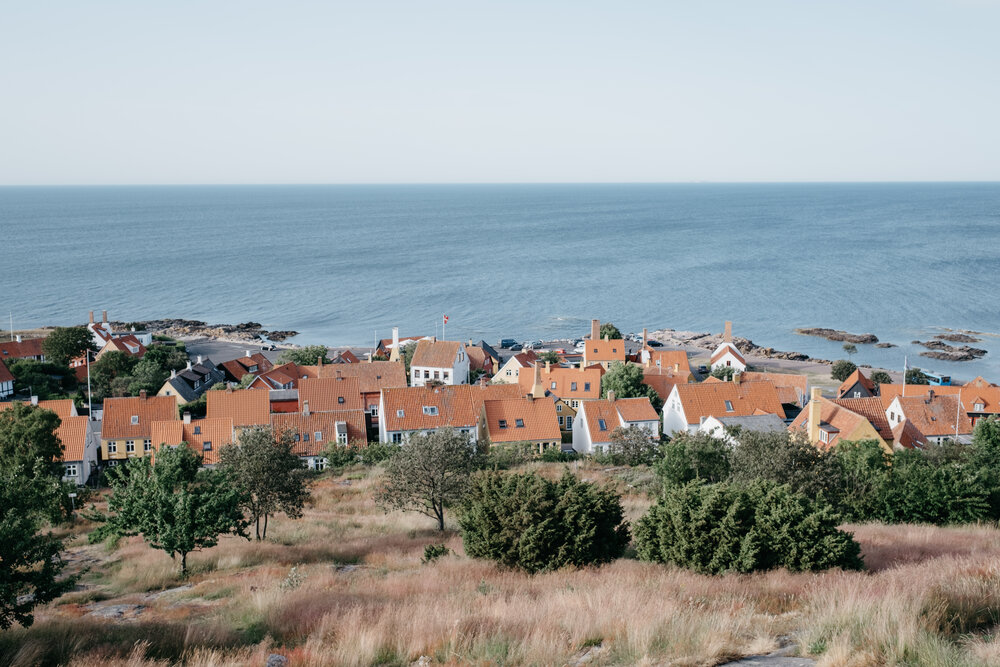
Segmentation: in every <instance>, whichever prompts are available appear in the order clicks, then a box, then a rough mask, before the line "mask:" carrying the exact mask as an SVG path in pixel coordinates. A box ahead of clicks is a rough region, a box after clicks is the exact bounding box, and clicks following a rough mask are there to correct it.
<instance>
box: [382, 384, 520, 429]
mask: <svg viewBox="0 0 1000 667" xmlns="http://www.w3.org/2000/svg"><path fill="white" fill-rule="evenodd" d="M520 396H521V389H520V387H519V386H518V385H511V384H499V385H482V384H477V385H442V386H435V387H430V386H424V387H399V388H394V389H383V390H382V399H381V402H380V403H379V411H378V428H379V441H381V442H395V443H404V442H406V441H407V440H408V439H409V438H410V437H411V436H413V435H415V434H427V433H433V432H434V431H437V430H439V429H442V428H453V429H455V430H456V431H459V432H461V433H464V434H465V435H467V436H468V437H469V442H470V443H474V442H475V441H476V437H477V426H478V424H479V415H480V410H481V408H482V405H483V402H484V401H488V400H498V399H504V398H518V397H520Z"/></svg>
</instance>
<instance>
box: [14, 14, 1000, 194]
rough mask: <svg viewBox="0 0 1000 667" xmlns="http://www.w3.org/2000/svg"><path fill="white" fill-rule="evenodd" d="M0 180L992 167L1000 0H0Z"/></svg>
mask: <svg viewBox="0 0 1000 667" xmlns="http://www.w3.org/2000/svg"><path fill="white" fill-rule="evenodd" d="M0 9H2V13H0V15H2V17H3V19H2V21H0V184H2V185H41V184H179V183H192V184H215V183H466V182H477V183H483V182H486V183H492V182H515V183H531V182H692V181H713V182H731V181H744V182H773V181H778V182H782V181H928V180H930V181H948V180H958V181H963V180H1000V122H998V119H1000V42H998V40H997V36H996V29H997V26H1000V0H898V1H897V0H863V1H857V0H828V1H825V2H823V1H806V0H787V1H772V0H758V1H757V2H747V0H737V1H733V2H720V1H715V0H697V1H691V0H687V1H684V2H674V1H672V0H660V1H650V2H639V1H634V2H629V1H627V0H622V1H618V2H590V1H588V0H573V1H563V0H549V1H547V2H539V1H538V0H534V1H532V2H527V1H525V2H521V1H519V0H506V1H504V2H497V1H493V2H482V1H478V0H460V1H455V2H439V1H436V0H421V1H419V2H416V1H414V0H407V1H403V2H381V1H378V0H369V1H367V2H357V1H355V2H281V3H278V2H274V1H273V0H272V1H270V2H256V1H252V0H251V1H248V0H241V1H239V2H236V1H235V0H234V1H227V2H221V1H219V2H205V1H204V0H201V1H198V2H187V1H184V0H171V1H170V2H135V1H134V0H128V1H122V2H103V1H101V0H92V1H89V2H79V0H72V1H67V0H52V1H50V2H14V1H13V0H0Z"/></svg>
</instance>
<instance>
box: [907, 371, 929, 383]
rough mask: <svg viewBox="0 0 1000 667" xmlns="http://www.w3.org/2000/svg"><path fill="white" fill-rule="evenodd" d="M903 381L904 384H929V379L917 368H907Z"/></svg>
mask: <svg viewBox="0 0 1000 667" xmlns="http://www.w3.org/2000/svg"><path fill="white" fill-rule="evenodd" d="M904 381H905V382H906V384H930V380H929V379H928V378H927V376H926V375H924V372H923V371H922V370H920V369H919V368H907V369H906V379H905V380H904Z"/></svg>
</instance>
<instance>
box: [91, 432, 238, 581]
mask: <svg viewBox="0 0 1000 667" xmlns="http://www.w3.org/2000/svg"><path fill="white" fill-rule="evenodd" d="M223 451H225V450H223ZM200 466H201V457H199V456H198V455H196V454H195V453H194V452H192V451H191V450H190V449H188V448H187V447H186V446H181V447H177V448H170V447H161V448H160V449H159V451H157V453H156V465H155V466H154V465H153V463H152V460H151V459H150V458H149V457H142V458H133V459H129V460H128V462H127V463H126V464H125V465H123V466H117V467H114V468H111V471H110V472H109V474H108V478H109V482H110V484H111V495H110V496H109V497H108V525H109V528H110V532H112V533H114V534H117V535H142V537H143V539H145V540H146V542H147V543H148V544H149V545H150V546H151V547H153V548H154V549H161V550H163V551H165V552H167V553H168V554H170V557H171V558H173V559H175V560H176V559H177V557H180V571H181V574H187V556H188V554H189V553H191V552H192V551H196V550H200V549H207V548H209V547H213V546H215V545H216V544H217V543H218V540H219V535H222V534H227V533H231V534H234V535H240V536H242V537H246V527H247V521H246V519H245V518H244V516H243V504H244V499H243V497H242V496H243V492H242V490H241V489H240V488H239V487H238V486H237V485H236V484H234V483H233V481H232V480H231V479H230V477H229V475H228V474H227V473H226V472H224V471H221V470H201V469H200Z"/></svg>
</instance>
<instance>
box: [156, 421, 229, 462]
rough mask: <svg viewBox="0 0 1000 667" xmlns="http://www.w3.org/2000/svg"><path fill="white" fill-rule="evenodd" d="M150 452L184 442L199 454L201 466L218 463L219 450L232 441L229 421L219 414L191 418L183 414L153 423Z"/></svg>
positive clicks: (176, 445)
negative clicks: (178, 418)
mask: <svg viewBox="0 0 1000 667" xmlns="http://www.w3.org/2000/svg"><path fill="white" fill-rule="evenodd" d="M152 433H153V455H154V457H155V453H156V451H158V450H159V449H160V447H178V446H180V445H181V444H184V443H186V444H187V446H188V448H189V449H191V451H193V452H194V453H195V454H198V455H199V456H201V463H202V465H204V466H209V467H210V466H215V465H217V464H218V463H219V453H220V452H221V451H222V449H223V448H225V447H228V446H230V445H232V444H233V442H234V441H235V440H236V430H235V428H234V426H233V420H232V419H229V418H228V417H226V418H221V417H216V418H207V417H206V418H205V419H195V420H192V419H191V415H190V414H185V415H184V419H183V420H177V419H173V420H170V421H162V422H153V429H152Z"/></svg>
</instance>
